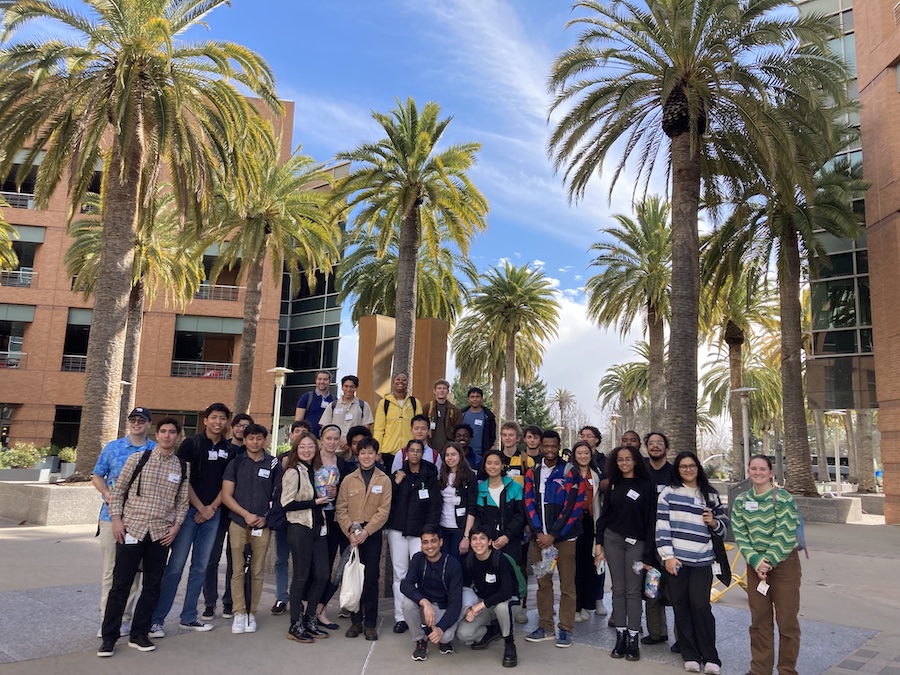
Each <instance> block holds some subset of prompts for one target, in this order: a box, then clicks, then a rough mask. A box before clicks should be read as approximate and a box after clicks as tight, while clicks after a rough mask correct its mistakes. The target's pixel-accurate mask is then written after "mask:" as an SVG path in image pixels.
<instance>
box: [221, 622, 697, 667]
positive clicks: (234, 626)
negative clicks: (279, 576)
mask: <svg viewBox="0 0 900 675" xmlns="http://www.w3.org/2000/svg"><path fill="white" fill-rule="evenodd" d="M231 632H232V633H246V632H247V615H246V614H235V615H234V621H232V622H231ZM697 672H698V673H699V672H700V671H699V670H698V671H697Z"/></svg>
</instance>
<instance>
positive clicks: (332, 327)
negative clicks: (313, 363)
mask: <svg viewBox="0 0 900 675" xmlns="http://www.w3.org/2000/svg"><path fill="white" fill-rule="evenodd" d="M340 336H341V326H340V324H329V325H327V326H325V337H327V338H336V337H340Z"/></svg>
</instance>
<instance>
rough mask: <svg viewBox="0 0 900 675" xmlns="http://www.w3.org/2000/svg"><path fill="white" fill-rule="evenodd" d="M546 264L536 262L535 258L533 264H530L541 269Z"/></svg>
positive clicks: (540, 261)
mask: <svg viewBox="0 0 900 675" xmlns="http://www.w3.org/2000/svg"><path fill="white" fill-rule="evenodd" d="M546 264H547V263H545V262H544V261H543V260H538V259H537V258H535V260H534V262H533V263H532V265H533V266H534V267H543V266H544V265H546Z"/></svg>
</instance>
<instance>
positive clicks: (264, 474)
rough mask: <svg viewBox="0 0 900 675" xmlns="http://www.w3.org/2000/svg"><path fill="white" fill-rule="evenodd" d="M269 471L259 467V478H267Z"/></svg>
mask: <svg viewBox="0 0 900 675" xmlns="http://www.w3.org/2000/svg"><path fill="white" fill-rule="evenodd" d="M270 473H271V471H269V470H268V469H260V470H259V477H260V478H268V477H269V474H270Z"/></svg>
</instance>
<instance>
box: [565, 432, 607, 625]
mask: <svg viewBox="0 0 900 675" xmlns="http://www.w3.org/2000/svg"><path fill="white" fill-rule="evenodd" d="M578 435H579V437H580V440H582V441H585V442H586V443H587V444H588V446H590V448H591V469H592V470H593V471H595V472H596V473H597V475H599V476H600V483H599V485H595V486H594V495H595V496H597V495H599V497H600V501H602V500H603V493H604V492H605V491H606V486H607V485H608V484H609V481H608V480H607V478H606V455H604V454H603V453H602V452H600V443H601V442H602V441H603V434H601V433H600V430H599V429H598V428H597V427H592V426H590V425H588V426H583V427H581V430H580V431H579V432H578ZM573 452H574V449H573ZM593 516H594V520H593V523H592V525H591V533H590V534H591V552H593V539H594V536H595V534H596V533H595V530H594V528H595V526H596V524H597V518H598V517H599V516H600V511H599V509H595V510H594V512H593ZM576 577H577V574H576ZM593 579H594V613H595V614H596V615H597V616H606V607H604V606H603V592H604V589H605V588H606V570H604V571H603V573H602V574H594V577H593ZM577 583H578V582H577V580H576V585H577ZM575 618H576V620H577V618H578V617H577V616H576V617H575ZM585 620H586V619H585ZM609 625H615V624H614V623H613V624H609Z"/></svg>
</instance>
